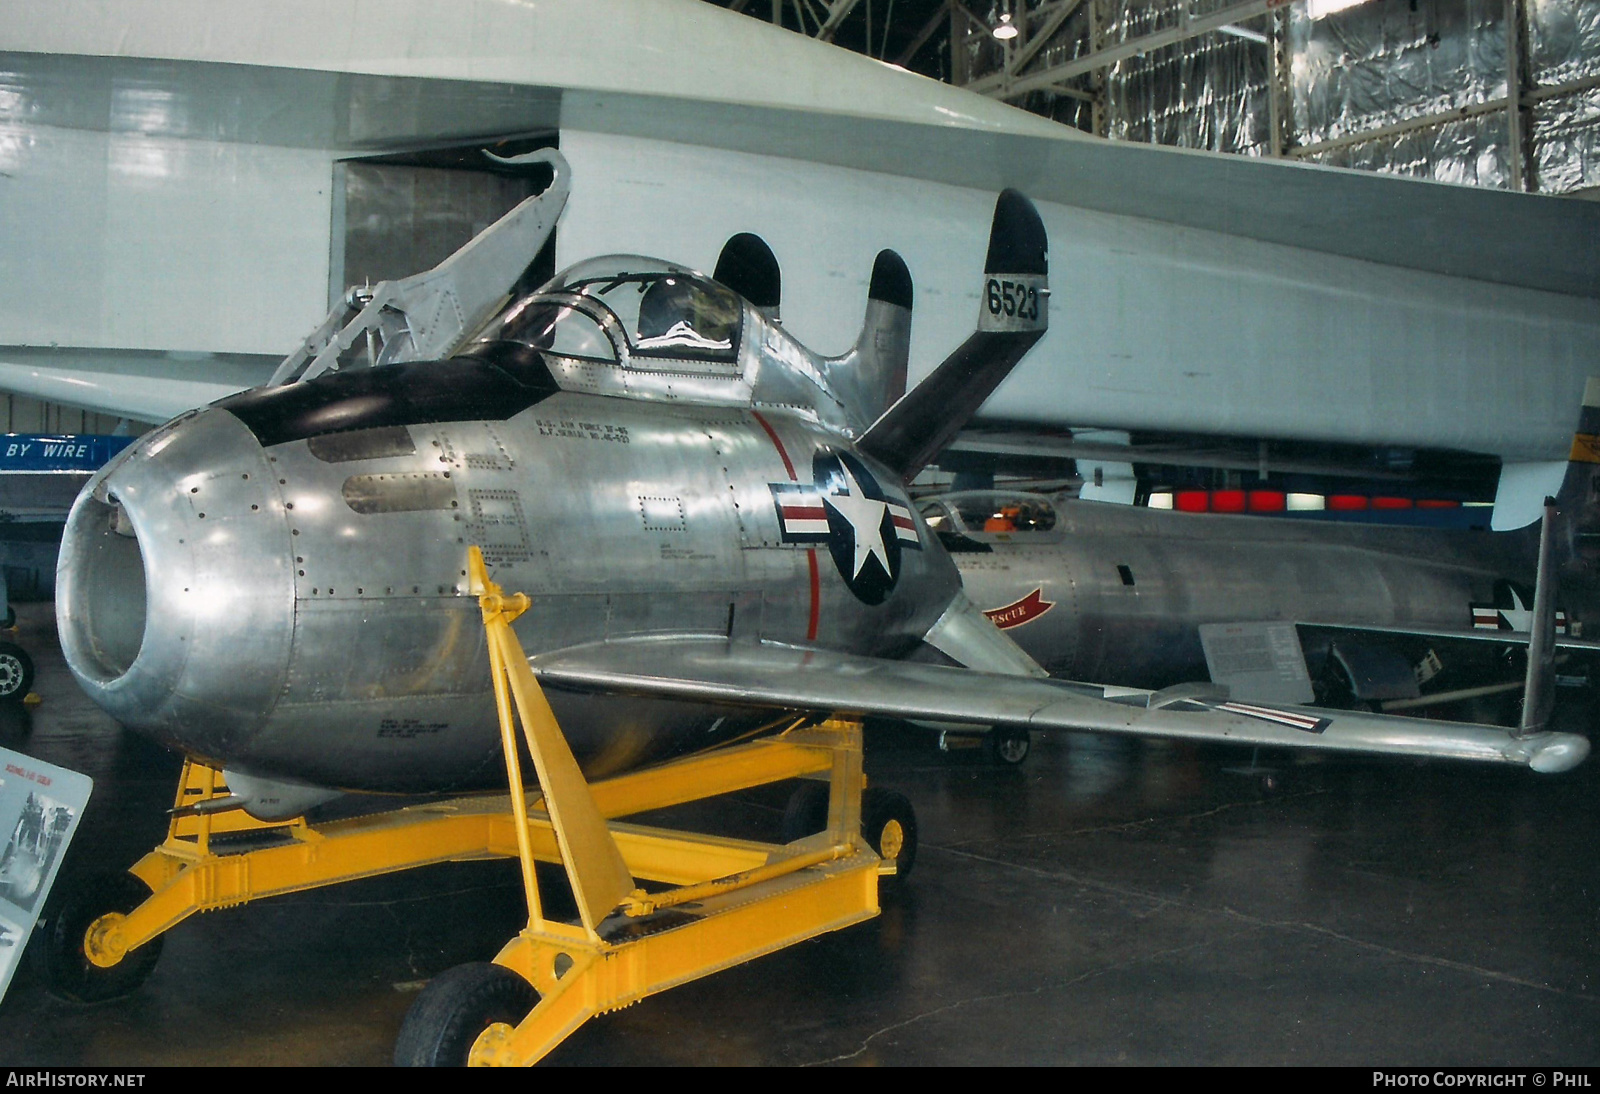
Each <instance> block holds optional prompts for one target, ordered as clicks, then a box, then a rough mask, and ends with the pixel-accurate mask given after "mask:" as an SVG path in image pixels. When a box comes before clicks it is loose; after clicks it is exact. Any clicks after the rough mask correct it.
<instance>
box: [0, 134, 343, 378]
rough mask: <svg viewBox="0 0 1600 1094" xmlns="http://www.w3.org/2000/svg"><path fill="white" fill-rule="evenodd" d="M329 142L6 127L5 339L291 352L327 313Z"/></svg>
mask: <svg viewBox="0 0 1600 1094" xmlns="http://www.w3.org/2000/svg"><path fill="white" fill-rule="evenodd" d="M332 157H333V153H331V152H327V151H317V150H306V149H296V148H279V147H269V146H263V145H246V144H229V143H221V142H215V141H198V140H179V139H173V138H155V137H146V136H142V135H139V134H125V133H103V132H94V131H86V130H77V129H57V128H51V127H41V126H15V127H11V128H3V127H0V285H4V287H5V288H4V291H3V292H0V344H5V345H50V344H59V345H67V346H83V347H105V348H120V349H157V350H176V351H182V352H191V351H193V352H242V353H287V352H288V351H289V350H290V349H291V348H293V346H294V345H295V344H296V343H297V342H298V341H299V340H300V339H301V338H303V337H304V336H305V334H306V333H307V332H308V331H309V330H310V329H311V328H312V327H314V326H315V325H316V324H317V323H318V322H319V321H320V320H321V318H322V316H323V315H324V314H325V313H326V308H327V306H326V293H327V277H328V243H329V215H330V207H331V206H330V199H329V190H330V186H331V177H332V167H331V164H332Z"/></svg>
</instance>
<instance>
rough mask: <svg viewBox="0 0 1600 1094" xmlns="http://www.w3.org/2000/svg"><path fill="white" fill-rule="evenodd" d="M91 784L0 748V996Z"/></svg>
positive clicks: (75, 774) (40, 908)
mask: <svg viewBox="0 0 1600 1094" xmlns="http://www.w3.org/2000/svg"><path fill="white" fill-rule="evenodd" d="M93 788H94V780H92V779H90V778H89V776H87V775H80V774H79V773H78V772H76V771H68V770H67V769H66V768H64V767H57V766H56V765H55V764H47V763H44V762H43V761H41V760H36V759H34V758H33V757H32V756H24V755H23V754H22V753H20V752H13V751H11V750H10V749H8V748H0V840H4V843H3V845H0V999H4V998H5V994H6V988H8V987H10V986H11V974H12V973H13V972H15V971H16V968H17V962H18V961H20V960H22V951H23V950H24V949H26V948H27V945H28V939H29V937H30V936H32V934H33V925H34V923H35V922H36V921H37V920H38V918H39V913H40V912H41V911H43V910H44V902H45V898H46V897H47V896H49V894H50V886H51V885H53V884H54V883H55V880H56V871H58V870H59V869H61V860H62V858H64V857H65V856H66V853H67V844H68V843H70V842H71V841H72V835H73V833H74V832H76V831H77V830H78V820H79V818H81V817H82V816H83V807H84V806H85V805H87V804H88V801H89V792H90V790H92V789H93Z"/></svg>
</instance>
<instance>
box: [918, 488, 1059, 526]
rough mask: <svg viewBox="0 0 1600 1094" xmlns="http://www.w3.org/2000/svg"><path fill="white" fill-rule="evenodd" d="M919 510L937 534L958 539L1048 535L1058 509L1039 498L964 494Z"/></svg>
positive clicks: (995, 493) (927, 503) (998, 493)
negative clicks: (976, 534) (986, 535)
mask: <svg viewBox="0 0 1600 1094" xmlns="http://www.w3.org/2000/svg"><path fill="white" fill-rule="evenodd" d="M918 508H919V509H920V510H921V512H922V516H923V519H924V520H926V521H927V522H928V527H929V528H930V529H932V530H933V531H934V532H947V533H953V534H955V535H958V536H960V535H970V534H972V533H974V532H985V533H989V534H991V535H993V534H1003V535H1010V534H1014V533H1024V534H1026V533H1037V532H1049V531H1052V530H1053V529H1054V528H1055V526H1056V510H1055V506H1054V505H1053V504H1051V502H1050V499H1049V498H1046V497H1044V496H1042V495H1040V494H1023V493H1006V492H1001V491H992V490H971V491H962V492H960V493H956V494H943V495H940V496H938V497H932V498H928V499H927V500H925V501H923V502H922V503H921V504H920V505H919V506H918Z"/></svg>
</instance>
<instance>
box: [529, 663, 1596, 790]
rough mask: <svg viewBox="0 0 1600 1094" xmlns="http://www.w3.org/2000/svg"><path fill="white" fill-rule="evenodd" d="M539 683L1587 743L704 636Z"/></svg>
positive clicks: (884, 706) (1019, 715)
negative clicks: (1002, 674)
mask: <svg viewBox="0 0 1600 1094" xmlns="http://www.w3.org/2000/svg"><path fill="white" fill-rule="evenodd" d="M530 663H531V664H532V666H533V669H534V671H535V672H536V673H537V674H538V676H539V678H540V680H541V682H543V683H544V684H545V685H546V686H547V687H554V688H558V689H570V690H579V691H591V692H604V693H615V694H632V695H651V696H661V697H670V698H675V699H691V700H699V701H703V702H719V703H728V704H733V705H739V706H762V707H776V708H783V709H795V710H816V711H847V712H851V713H856V714H863V715H882V716H888V717H898V718H909V719H919V720H926V721H935V722H965V723H969V724H973V725H986V726H1016V727H1021V728H1028V729H1076V730H1092V731H1095V732H1101V733H1120V734H1127V735H1130V736H1136V737H1160V738H1178V739H1185V740H1195V741H1216V742H1223V743H1233V744H1244V745H1269V746H1276V747H1288V748H1309V749H1317V750H1321V751H1333V752H1353V753H1380V754H1389V755H1403V756H1436V757H1441V758H1446V759H1457V760H1479V761H1486V762H1491V763H1510V764H1520V765H1524V766H1527V767H1531V768H1533V769H1534V770H1535V771H1541V772H1556V771H1565V770H1567V769H1569V768H1571V767H1574V766H1576V765H1577V764H1578V763H1580V762H1582V760H1583V759H1584V757H1585V756H1587V755H1588V753H1589V742H1588V740H1587V739H1586V738H1584V737H1579V736H1576V735H1573V734H1568V733H1536V734H1531V735H1527V736H1518V735H1516V734H1515V733H1513V732H1512V731H1510V730H1507V729H1504V728H1501V727H1498V726H1485V725H1475V724H1470V723H1451V722H1436V721H1425V720H1422V719H1415V718H1400V717H1393V716H1388V715H1380V714H1364V713H1356V712H1351V711H1334V710H1319V709H1315V708H1310V707H1284V708H1279V707H1274V706H1267V705H1260V704H1250V703H1232V702H1228V701H1226V699H1225V698H1224V697H1223V696H1222V695H1221V694H1220V693H1218V692H1217V690H1216V689H1208V688H1204V687H1195V686H1180V687H1178V688H1169V689H1167V690H1165V691H1158V692H1149V691H1141V690H1137V689H1133V688H1110V687H1101V686H1098V685H1087V684H1074V683H1069V682H1066V681H1062V680H1041V679H1036V678H1030V677H1018V676H1001V675H997V674H993V673H985V672H974V671H972V670H970V669H958V668H946V667H943V666H938V665H925V664H917V663H912V662H905V661H888V660H883V659H879V658H872V657H860V656H855V655H852V654H844V653H836V652H833V651H829V650H816V649H808V648H802V647H796V646H782V645H776V644H773V643H766V642H737V641H728V640H727V639H723V638H712V637H700V636H690V637H658V638H644V639H633V640H628V641H620V642H604V643H596V644H593V645H587V646H576V647H571V648H568V649H564V650H557V651H554V652H551V653H545V654H539V655H537V656H535V657H533V658H531V659H530Z"/></svg>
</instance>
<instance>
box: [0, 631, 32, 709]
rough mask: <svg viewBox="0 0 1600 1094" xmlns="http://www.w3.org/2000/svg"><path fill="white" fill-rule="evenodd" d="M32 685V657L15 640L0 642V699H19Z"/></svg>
mask: <svg viewBox="0 0 1600 1094" xmlns="http://www.w3.org/2000/svg"><path fill="white" fill-rule="evenodd" d="M31 687H33V658H31V657H29V656H28V651H27V650H25V649H23V648H22V647H21V646H19V645H17V644H16V643H15V642H0V701H4V700H6V699H21V698H22V697H23V696H25V695H27V694H28V689H29V688H31Z"/></svg>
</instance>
